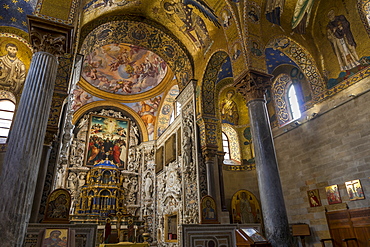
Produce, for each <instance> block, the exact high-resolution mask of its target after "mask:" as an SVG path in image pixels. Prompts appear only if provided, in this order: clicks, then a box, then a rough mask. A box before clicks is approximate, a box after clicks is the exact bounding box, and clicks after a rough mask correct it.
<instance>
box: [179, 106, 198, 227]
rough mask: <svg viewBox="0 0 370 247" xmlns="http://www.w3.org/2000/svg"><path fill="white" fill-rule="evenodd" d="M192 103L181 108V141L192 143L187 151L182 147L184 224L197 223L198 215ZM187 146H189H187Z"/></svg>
mask: <svg viewBox="0 0 370 247" xmlns="http://www.w3.org/2000/svg"><path fill="white" fill-rule="evenodd" d="M193 106H194V105H193V102H190V103H189V104H187V105H185V106H183V109H182V116H183V122H182V128H183V140H184V139H186V138H187V137H188V141H187V143H189V142H190V143H192V145H190V147H189V149H186V148H187V147H186V146H184V147H183V151H182V154H183V171H184V173H185V174H186V176H185V178H184V192H185V198H184V199H185V201H186V202H187V203H186V204H185V206H184V207H185V208H184V223H186V224H191V223H199V214H198V205H199V199H198V194H197V192H196V191H197V190H198V182H197V173H198V171H197V165H196V162H194V160H195V150H194V147H195V137H194V120H193V119H194V112H193ZM186 133H187V134H186ZM187 145H189V144H187ZM192 161H193V162H192Z"/></svg>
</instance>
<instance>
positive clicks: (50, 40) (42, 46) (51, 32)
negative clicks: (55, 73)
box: [27, 16, 73, 57]
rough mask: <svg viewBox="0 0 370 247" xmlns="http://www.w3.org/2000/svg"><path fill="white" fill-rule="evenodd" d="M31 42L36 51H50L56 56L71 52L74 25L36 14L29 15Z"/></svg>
mask: <svg viewBox="0 0 370 247" xmlns="http://www.w3.org/2000/svg"><path fill="white" fill-rule="evenodd" d="M27 17H28V21H29V35H30V42H31V45H32V47H33V49H34V52H39V51H43V52H48V53H50V54H52V55H54V56H56V57H60V56H63V55H64V54H65V53H70V52H71V34H72V29H73V27H72V26H69V25H63V24H60V23H56V22H52V21H49V20H45V19H42V18H38V17H35V16H27Z"/></svg>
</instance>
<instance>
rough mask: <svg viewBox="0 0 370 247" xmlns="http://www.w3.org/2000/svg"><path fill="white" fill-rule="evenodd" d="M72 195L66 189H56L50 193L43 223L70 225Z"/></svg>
mask: <svg viewBox="0 0 370 247" xmlns="http://www.w3.org/2000/svg"><path fill="white" fill-rule="evenodd" d="M70 208H71V195H70V194H69V192H68V190H66V189H62V188H59V189H56V190H54V191H53V192H51V193H50V195H49V196H48V200H47V203H46V210H45V215H44V219H43V221H42V222H43V223H59V224H69V210H70Z"/></svg>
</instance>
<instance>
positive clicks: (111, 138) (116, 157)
mask: <svg viewBox="0 0 370 247" xmlns="http://www.w3.org/2000/svg"><path fill="white" fill-rule="evenodd" d="M129 125H130V123H129V121H128V120H125V119H118V118H113V117H106V116H99V115H91V117H90V128H89V133H88V138H87V147H86V149H87V150H86V159H85V164H86V165H87V166H93V165H94V164H96V163H97V162H99V161H101V160H105V159H108V160H110V161H113V162H114V163H115V164H116V165H117V166H118V167H119V168H124V166H125V165H126V163H127V151H128V144H129V133H130V131H129Z"/></svg>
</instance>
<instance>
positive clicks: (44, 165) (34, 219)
mask: <svg viewBox="0 0 370 247" xmlns="http://www.w3.org/2000/svg"><path fill="white" fill-rule="evenodd" d="M50 152H51V146H50V145H45V144H44V146H43V148H42V155H41V162H40V165H39V172H38V175H37V180H36V187H35V196H34V197H33V204H32V210H31V217H30V220H29V221H30V223H39V210H40V204H41V198H42V194H43V191H44V184H45V178H46V172H47V169H48V164H49V157H50Z"/></svg>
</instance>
